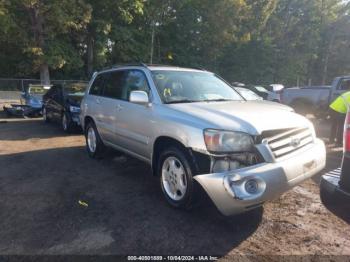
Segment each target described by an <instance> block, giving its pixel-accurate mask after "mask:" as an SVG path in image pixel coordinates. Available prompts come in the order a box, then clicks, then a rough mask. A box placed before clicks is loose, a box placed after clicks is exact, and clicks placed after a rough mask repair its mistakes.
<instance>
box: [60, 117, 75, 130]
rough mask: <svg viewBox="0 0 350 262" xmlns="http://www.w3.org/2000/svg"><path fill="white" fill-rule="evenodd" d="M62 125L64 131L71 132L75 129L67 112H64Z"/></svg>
mask: <svg viewBox="0 0 350 262" xmlns="http://www.w3.org/2000/svg"><path fill="white" fill-rule="evenodd" d="M61 125H62V129H63V131H64V132H67V133H70V132H72V130H73V123H72V120H71V118H70V117H69V116H68V114H67V113H63V115H62V119H61Z"/></svg>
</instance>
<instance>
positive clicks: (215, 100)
mask: <svg viewBox="0 0 350 262" xmlns="http://www.w3.org/2000/svg"><path fill="white" fill-rule="evenodd" d="M225 101H236V100H233V99H225V98H218V99H206V100H203V101H202V102H225Z"/></svg>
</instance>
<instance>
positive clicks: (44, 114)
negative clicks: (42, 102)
mask: <svg viewBox="0 0 350 262" xmlns="http://www.w3.org/2000/svg"><path fill="white" fill-rule="evenodd" d="M43 120H44V121H45V122H46V123H49V122H50V118H49V116H48V115H47V110H46V107H43Z"/></svg>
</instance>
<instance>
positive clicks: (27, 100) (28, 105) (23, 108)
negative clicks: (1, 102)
mask: <svg viewBox="0 0 350 262" xmlns="http://www.w3.org/2000/svg"><path fill="white" fill-rule="evenodd" d="M49 89H50V86H44V85H32V84H31V85H29V87H28V88H27V89H26V90H25V91H24V92H23V93H22V94H21V98H20V102H21V104H12V105H11V107H4V111H5V112H7V114H8V115H15V116H29V117H32V116H40V115H41V114H42V112H41V109H42V106H43V103H42V102H43V95H44V94H45V93H46V92H47V90H49Z"/></svg>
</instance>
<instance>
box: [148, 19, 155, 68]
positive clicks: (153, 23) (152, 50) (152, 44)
mask: <svg viewBox="0 0 350 262" xmlns="http://www.w3.org/2000/svg"><path fill="white" fill-rule="evenodd" d="M151 27H152V36H151V55H150V56H151V57H150V61H149V62H150V64H153V53H154V35H155V22H154V20H152V23H151Z"/></svg>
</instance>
